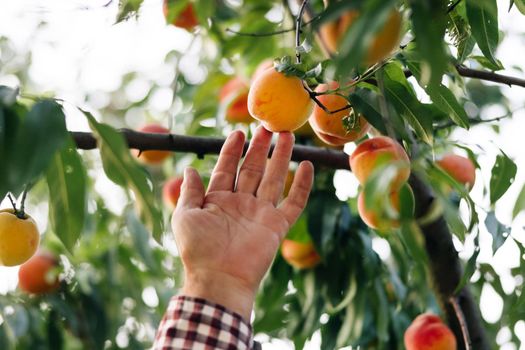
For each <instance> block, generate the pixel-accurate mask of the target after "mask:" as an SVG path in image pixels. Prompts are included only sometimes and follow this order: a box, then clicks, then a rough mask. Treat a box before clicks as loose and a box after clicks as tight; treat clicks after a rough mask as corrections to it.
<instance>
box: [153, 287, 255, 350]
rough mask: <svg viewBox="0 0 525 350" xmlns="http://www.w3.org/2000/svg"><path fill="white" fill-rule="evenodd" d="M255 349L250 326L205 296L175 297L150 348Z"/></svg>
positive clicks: (160, 349) (185, 349)
mask: <svg viewBox="0 0 525 350" xmlns="http://www.w3.org/2000/svg"><path fill="white" fill-rule="evenodd" d="M174 349H176V350H190V349H191V350H212V349H221V350H222V349H224V350H259V349H261V346H260V344H259V343H257V342H254V340H253V337H252V328H251V326H250V324H249V323H247V322H246V321H244V319H243V318H242V317H241V316H240V315H239V314H237V313H235V312H232V311H229V310H228V309H226V308H225V307H224V306H222V305H219V304H215V303H212V302H209V301H207V300H205V299H200V298H191V297H186V296H175V297H173V298H172V299H171V301H170V303H169V305H168V310H167V311H166V314H165V315H164V317H163V319H162V321H161V323H160V326H159V328H158V330H157V335H156V337H155V342H154V344H153V350H174Z"/></svg>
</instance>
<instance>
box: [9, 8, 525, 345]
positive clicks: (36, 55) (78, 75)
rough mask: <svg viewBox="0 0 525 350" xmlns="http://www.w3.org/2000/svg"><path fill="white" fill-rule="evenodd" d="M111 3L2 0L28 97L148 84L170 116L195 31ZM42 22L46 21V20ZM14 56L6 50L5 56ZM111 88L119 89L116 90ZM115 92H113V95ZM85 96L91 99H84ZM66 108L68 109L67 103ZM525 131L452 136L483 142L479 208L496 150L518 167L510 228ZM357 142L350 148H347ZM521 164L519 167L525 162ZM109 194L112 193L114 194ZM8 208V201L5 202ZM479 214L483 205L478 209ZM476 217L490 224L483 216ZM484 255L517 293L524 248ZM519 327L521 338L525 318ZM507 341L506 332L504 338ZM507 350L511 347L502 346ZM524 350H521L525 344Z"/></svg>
mask: <svg viewBox="0 0 525 350" xmlns="http://www.w3.org/2000/svg"><path fill="white" fill-rule="evenodd" d="M498 2H499V5H500V17H499V20H500V25H501V28H502V29H503V30H504V31H505V32H507V33H508V34H509V35H508V36H507V37H506V38H505V40H504V41H503V42H502V44H501V45H500V48H499V50H498V52H497V57H498V58H499V59H500V60H501V61H502V63H503V64H504V66H506V67H512V66H518V67H521V68H522V69H524V68H525V67H524V66H523V57H525V36H524V33H525V20H524V17H523V16H522V15H520V14H518V12H517V11H516V10H513V11H512V12H511V13H507V8H508V1H507V0H505V1H498ZM105 3H107V0H98V1H97V0H89V1H88V0H46V1H40V0H18V1H3V2H2V9H1V11H0V37H7V38H9V39H10V41H11V42H12V43H13V45H14V51H15V54H18V55H19V54H20V53H25V52H29V51H30V52H31V55H32V56H31V58H32V60H31V65H30V67H29V77H30V79H31V82H32V85H31V86H25V87H24V86H22V88H23V90H25V92H28V93H34V94H40V93H44V92H50V91H51V92H53V93H54V94H55V95H56V96H57V97H59V98H62V99H64V100H65V101H67V102H68V103H70V104H71V105H76V106H82V107H87V108H89V109H92V110H95V111H96V110H97V109H99V108H103V107H105V106H107V105H108V104H109V103H110V102H111V103H115V104H118V103H125V102H126V101H138V100H141V99H142V98H143V97H144V96H145V94H146V93H147V91H148V89H149V87H150V86H151V85H152V83H155V84H156V85H157V86H158V88H156V90H155V92H154V93H153V98H150V100H149V102H148V104H147V106H146V108H145V110H147V112H148V113H150V114H152V115H158V116H160V117H163V116H166V111H167V110H168V108H169V107H170V104H171V101H172V91H171V88H170V84H171V82H172V79H173V74H174V70H173V62H171V63H165V62H164V58H165V56H166V54H167V53H168V52H170V51H171V50H177V51H183V52H184V51H187V48H188V45H189V43H190V41H191V36H190V35H189V34H188V33H187V32H185V31H184V30H179V29H177V28H174V27H171V26H166V25H165V24H164V18H163V16H162V11H161V0H146V1H145V2H144V5H143V7H142V13H141V16H140V18H139V20H138V21H135V20H130V21H128V22H125V23H120V24H118V25H114V24H113V23H114V19H115V15H116V4H117V1H113V3H112V4H111V5H110V6H108V7H103V5H104V4H105ZM43 22H45V24H41V23H43ZM200 49H201V47H200V44H199V42H197V44H196V45H194V46H193V47H192V52H190V53H189V54H187V55H185V56H184V58H183V59H182V60H181V63H180V68H181V71H182V73H183V74H184V75H185V77H186V79H187V80H188V81H191V82H194V83H199V82H201V81H203V79H204V77H205V70H204V68H203V67H200V66H199V65H198V59H197V57H198V52H199V50H200ZM9 54H10V53H9V52H0V55H2V56H7V55H9ZM25 64H26V62H24V61H23V60H22V57H21V56H14V57H13V58H12V59H11V63H10V64H9V65H8V66H7V67H2V68H1V70H0V72H1V74H0V84H3V85H10V86H17V85H18V83H19V82H18V80H17V78H16V77H15V76H14V75H10V74H9V72H10V71H15V70H16V69H17V68H16V67H23V66H24V65H25ZM128 72H137V73H138V75H137V78H136V79H135V80H134V81H133V83H132V84H130V85H129V86H128V87H127V88H126V89H125V90H124V91H123V92H122V94H124V95H120V98H119V94H114V93H113V92H114V91H115V90H117V89H118V88H119V87H120V86H121V82H122V77H123V76H124V74H126V73H128ZM503 73H507V74H513V75H517V76H520V75H522V76H523V75H525V73H521V72H519V71H517V70H512V69H508V70H506V71H504V72H503ZM504 92H505V94H506V96H507V97H508V98H509V99H510V101H511V108H512V110H517V109H519V108H523V107H525V106H524V98H523V96H525V89H523V88H520V87H513V88H509V87H506V88H504ZM112 93H113V94H112ZM110 94H112V95H111V98H110ZM86 96H89V102H88V103H86V102H85V101H86V100H85V97H86ZM66 107H67V105H66ZM71 109H72V108H66V111H69V113H68V120H67V122H68V126H69V128H70V129H72V130H87V129H88V128H87V124H86V123H85V119H84V118H83V117H81V116H79V115H78V114H75V113H73V112H71ZM144 113H145V111H144V110H139V111H137V110H131V111H130V112H129V113H128V115H126V123H127V124H128V125H130V126H132V127H133V126H137V125H139V124H141V120H142V118H144V115H145V114H144ZM502 114H504V111H502V110H500V109H499V108H497V107H495V108H492V109H489V110H488V111H487V113H486V114H485V115H483V117H485V118H491V117H496V116H500V115H502ZM523 130H525V110H523V109H521V110H519V111H517V112H516V113H515V115H514V118H513V119H512V120H504V121H502V122H501V135H500V136H498V135H495V134H494V133H492V132H491V131H490V129H489V128H488V127H485V126H481V127H476V128H474V129H473V130H471V131H468V132H467V131H463V130H458V131H457V132H455V133H454V135H453V139H456V140H460V142H461V143H463V144H465V145H468V146H474V145H480V146H481V147H482V148H483V149H484V150H485V151H486V153H485V154H482V155H481V156H480V158H479V160H478V161H479V163H480V165H481V167H482V169H484V171H483V172H482V173H480V172H478V181H477V182H476V186H475V188H474V189H473V191H472V193H471V194H472V196H473V198H474V201H475V202H476V203H478V204H479V205H480V208H483V209H488V208H489V204H488V202H487V200H483V193H482V186H481V184H482V183H484V184H488V182H489V179H490V171H489V170H490V169H491V167H492V165H493V163H494V158H495V155H496V154H497V150H498V148H501V149H502V150H504V151H505V152H506V153H507V154H508V155H509V156H511V157H512V158H513V159H514V160H515V161H516V163H517V164H518V174H517V177H516V181H515V184H514V185H513V186H512V187H511V189H510V190H509V191H508V193H507V194H506V195H505V196H504V197H503V199H502V200H501V201H500V203H499V204H498V206H497V208H496V213H497V217H498V218H499V219H500V221H502V222H504V223H506V224H511V211H512V206H513V204H514V201H515V198H516V197H517V194H518V193H519V190H520V189H521V186H522V185H523V183H524V182H525V171H524V169H523V165H525V152H523V148H524V146H525V144H524V142H523ZM351 149H352V146H348V149H347V150H348V151H350V150H351ZM520 165H521V167H520ZM335 182H336V186H337V190H338V192H337V194H338V196H339V197H340V198H342V199H344V198H347V197H348V196H354V195H355V194H356V192H357V182H356V181H355V179H354V177H353V176H352V175H351V174H350V173H349V172H347V171H339V172H338V173H337V175H336V180H335ZM96 190H97V191H98V192H100V193H104V194H106V196H107V197H108V204H109V207H110V208H111V209H113V210H115V211H118V210H119V207H118V205H115V200H114V199H113V200H110V199H109V198H122V191H121V190H120V189H119V188H117V187H116V186H114V185H113V184H112V183H110V182H109V180H107V179H105V177H100V179H99V180H97V185H96ZM108 194H109V195H108ZM1 206H2V207H6V206H7V203H5V202H4V203H2V204H1ZM29 209H30V210H31V212H32V213H34V214H33V215H34V216H35V219H36V220H37V222H38V223H39V225H40V226H41V227H40V228H41V231H44V229H45V227H46V225H47V206H46V204H45V203H43V204H40V205H38V207H36V208H35V207H33V208H29ZM482 211H483V210H480V212H482ZM480 220H481V221H483V220H484V215H483V214H481V216H480ZM524 226H525V216H524V215H521V216H520V217H519V218H518V219H517V220H515V222H514V223H512V228H513V230H512V236H513V237H514V238H516V239H519V240H521V241H522V242H523V241H524V238H523V234H524V229H523V227H524ZM456 243H457V245H456V246H457V248H458V250H460V251H461V253H460V254H461V256H462V257H469V256H470V255H471V253H472V251H473V246H472V242H471V241H467V244H466V245H465V246H464V247H463V246H462V245H461V244H460V243H459V242H456ZM481 244H482V245H486V246H487V247H490V246H491V238H490V235H489V234H488V233H486V232H483V233H482V235H481ZM374 248H376V249H377V251H378V253H379V254H380V255H381V256H388V253H389V251H388V245H386V244H384V243H383V242H381V241H380V240H377V241H376V242H375V244H374ZM480 259H481V260H483V261H486V262H491V263H493V264H494V266H495V269H496V271H497V272H498V273H499V274H500V275H501V276H502V284H503V287H504V288H505V289H506V290H507V291H511V290H512V289H513V288H514V287H515V281H514V279H513V278H512V277H510V274H509V268H511V267H513V266H516V265H517V264H518V261H519V259H520V257H519V251H518V249H517V247H516V246H515V244H514V243H510V242H509V241H507V243H506V244H505V245H504V246H503V247H502V248H501V249H500V250H499V251H498V253H497V254H496V255H495V256H494V257H492V256H491V252H490V249H485V250H482V252H481V255H480ZM16 274H17V268H1V267H0V281H1V283H0V293H6V292H7V291H8V290H11V289H13V288H15V287H16V283H17V281H16ZM481 299H482V300H481V304H482V314H483V317H484V318H485V319H486V320H487V321H489V322H496V321H497V320H498V319H499V318H500V316H501V306H502V305H501V300H500V299H499V297H497V296H496V295H495V293H494V292H493V291H492V290H491V289H490V288H486V289H485V290H484V291H483V293H482V297H481ZM519 327H520V329H519V330H517V331H518V333H519V334H521V335H522V336H523V337H522V341H523V342H525V322H522V323H521V325H520V326H519ZM507 337H508V334H507V335H506V334H505V332H501V335H500V338H501V340H502V341H504V340H505V338H507ZM318 342H319V340H318V338H317V339H314V340H313V341H312V342H311V344H310V345H309V347H307V349H310V350H312V349H318V348H319V345H318ZM283 346H284V345H283V344H282V343H281V342H277V343H276V344H274V345H271V344H265V345H264V347H263V348H264V349H265V350H268V349H282V348H283ZM502 349H507V350H510V349H512V347H511V348H505V347H502ZM523 349H525V348H523Z"/></svg>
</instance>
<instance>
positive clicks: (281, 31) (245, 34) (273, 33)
mask: <svg viewBox="0 0 525 350" xmlns="http://www.w3.org/2000/svg"><path fill="white" fill-rule="evenodd" d="M320 17H321V16H320V15H318V16H317V17H314V18H312V19H311V20H309V21H307V22H304V23H303V24H302V25H301V28H304V27H306V26H308V25H310V24H312V23H314V22H315V21H317V20H318V19H319V18H320ZM295 30H296V27H293V28H288V29H281V30H276V31H273V32H266V33H255V32H239V31H236V30H233V29H230V28H226V29H225V31H226V32H228V33H232V34H235V35H240V36H252V37H266V36H274V35H280V34H286V33H289V32H293V31H295Z"/></svg>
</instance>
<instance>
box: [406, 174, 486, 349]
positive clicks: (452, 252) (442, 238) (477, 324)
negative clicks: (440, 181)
mask: <svg viewBox="0 0 525 350" xmlns="http://www.w3.org/2000/svg"><path fill="white" fill-rule="evenodd" d="M409 182H410V186H411V187H412V190H413V192H414V196H415V200H416V213H415V214H416V217H417V218H420V217H422V216H424V215H425V214H426V213H427V212H428V211H429V209H430V208H431V207H432V204H433V202H434V200H435V198H434V195H433V193H432V191H431V190H430V188H429V187H428V186H427V185H426V184H425V183H423V181H421V179H419V178H418V177H417V176H415V175H412V176H411V177H410V180H409ZM421 231H422V232H423V235H424V236H425V247H426V251H427V254H428V257H429V261H430V270H431V273H432V277H433V280H434V289H435V290H436V292H437V295H438V299H439V301H440V303H441V306H442V307H443V308H444V310H445V311H446V314H447V318H448V322H449V324H450V326H451V328H452V331H453V332H454V334H455V336H456V339H457V342H458V349H465V348H466V347H465V344H463V332H462V331H461V325H460V323H459V321H458V319H457V317H456V311H455V310H454V308H453V306H452V305H451V304H450V302H449V300H450V298H452V297H454V291H455V289H456V287H457V285H458V284H459V281H460V280H461V277H462V275H463V268H462V266H461V262H460V260H459V257H458V253H457V251H456V249H455V248H454V244H453V243H452V235H451V234H450V231H449V229H448V225H447V223H446V221H445V219H444V218H443V217H442V216H441V217H439V218H438V219H437V220H435V221H434V222H431V223H427V224H423V225H421ZM455 297H456V299H457V301H458V304H459V306H460V307H461V311H462V312H463V315H464V316H465V322H466V324H467V326H468V333H469V335H470V341H471V345H472V349H476V350H490V346H489V342H488V340H487V338H486V335H485V330H484V328H483V323H482V322H481V318H480V313H479V309H478V305H477V304H476V303H475V301H474V297H473V296H472V294H471V293H470V291H469V289H468V288H467V287H464V288H463V289H462V290H461V291H460V292H459V293H458V294H457V295H456V296H455Z"/></svg>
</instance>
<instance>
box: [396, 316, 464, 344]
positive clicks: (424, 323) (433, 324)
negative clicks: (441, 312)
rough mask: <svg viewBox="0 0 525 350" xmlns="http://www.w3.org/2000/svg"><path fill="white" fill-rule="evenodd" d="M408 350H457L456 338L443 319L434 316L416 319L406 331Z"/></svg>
mask: <svg viewBox="0 0 525 350" xmlns="http://www.w3.org/2000/svg"><path fill="white" fill-rule="evenodd" d="M404 339H405V347H406V349H407V350H456V348H457V344H456V337H455V336H454V333H452V331H451V330H450V329H449V328H448V327H447V325H446V324H444V323H443V322H442V321H441V319H440V318H439V317H438V316H436V315H432V314H422V315H419V316H418V317H416V319H415V320H414V321H413V322H412V324H411V325H410V326H409V327H408V328H407V330H406V331H405V337H404Z"/></svg>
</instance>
